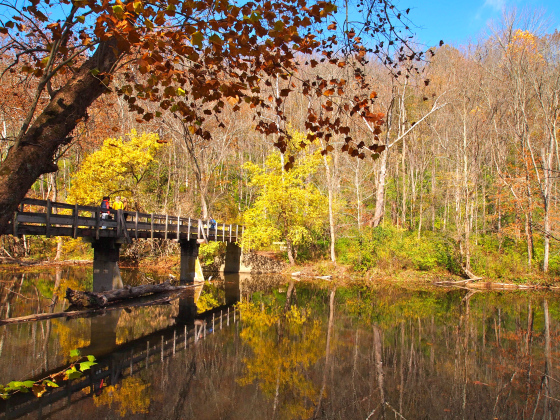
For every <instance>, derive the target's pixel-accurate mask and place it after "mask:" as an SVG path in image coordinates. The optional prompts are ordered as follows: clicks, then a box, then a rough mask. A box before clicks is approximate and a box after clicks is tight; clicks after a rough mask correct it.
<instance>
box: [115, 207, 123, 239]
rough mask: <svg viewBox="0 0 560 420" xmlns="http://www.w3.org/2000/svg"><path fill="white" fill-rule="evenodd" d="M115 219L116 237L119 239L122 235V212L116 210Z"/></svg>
mask: <svg viewBox="0 0 560 420" xmlns="http://www.w3.org/2000/svg"><path fill="white" fill-rule="evenodd" d="M115 219H117V237H120V236H121V235H122V223H121V219H122V210H121V209H119V210H117V213H116V214H115Z"/></svg>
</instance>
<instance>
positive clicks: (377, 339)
mask: <svg viewBox="0 0 560 420" xmlns="http://www.w3.org/2000/svg"><path fill="white" fill-rule="evenodd" d="M373 353H374V357H375V368H376V371H377V386H378V387H379V399H380V401H381V418H382V419H385V374H384V373H383V357H382V355H383V352H382V344H381V330H380V329H379V327H378V326H376V325H374V327H373Z"/></svg>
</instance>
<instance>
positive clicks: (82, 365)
mask: <svg viewBox="0 0 560 420" xmlns="http://www.w3.org/2000/svg"><path fill="white" fill-rule="evenodd" d="M96 364H97V363H95V362H82V363H80V370H81V371H82V372H84V371H86V370H88V369H89V368H91V367H92V366H93V365H96Z"/></svg>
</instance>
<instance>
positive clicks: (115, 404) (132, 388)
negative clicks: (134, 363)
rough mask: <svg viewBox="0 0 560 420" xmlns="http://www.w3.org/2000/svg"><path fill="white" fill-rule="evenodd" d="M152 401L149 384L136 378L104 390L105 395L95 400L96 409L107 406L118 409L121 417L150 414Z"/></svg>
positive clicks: (130, 377)
mask: <svg viewBox="0 0 560 420" xmlns="http://www.w3.org/2000/svg"><path fill="white" fill-rule="evenodd" d="M150 400H151V392H150V386H149V384H147V383H145V382H144V381H143V380H142V379H140V378H138V377H134V376H129V377H128V378H125V379H123V380H122V381H121V382H120V383H118V384H116V385H110V386H108V387H105V388H103V393H102V394H101V395H100V396H98V397H97V396H95V397H94V398H93V402H94V403H95V406H96V407H100V406H102V405H105V406H108V407H110V408H111V409H112V410H117V409H118V410H119V414H120V416H121V417H125V416H127V415H129V414H139V413H144V414H145V413H148V412H149V408H150Z"/></svg>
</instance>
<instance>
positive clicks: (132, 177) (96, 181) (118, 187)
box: [67, 130, 163, 205]
mask: <svg viewBox="0 0 560 420" xmlns="http://www.w3.org/2000/svg"><path fill="white" fill-rule="evenodd" d="M158 140H159V136H158V135H157V134H155V133H143V134H141V135H138V133H137V132H136V130H132V131H131V132H130V134H128V140H124V139H123V138H122V137H120V138H118V139H116V138H109V139H106V140H105V141H104V142H103V146H102V147H101V149H99V150H98V151H96V152H94V153H92V154H91V155H89V156H88V157H87V158H86V159H85V160H84V161H83V162H82V165H81V166H80V169H79V170H78V172H77V173H76V174H75V175H74V177H73V178H72V181H71V187H70V189H69V192H68V198H67V201H68V203H71V204H82V205H98V204H99V203H100V202H101V199H102V198H103V196H104V195H111V194H114V193H117V192H118V193H119V194H120V195H122V196H124V197H127V198H133V197H135V196H136V194H137V191H138V184H139V183H140V182H141V181H142V179H143V177H144V175H145V173H146V171H147V170H148V169H149V166H150V164H151V163H152V162H153V161H154V159H155V156H156V153H157V151H158V150H159V149H161V147H162V146H163V144H162V143H159V142H158Z"/></svg>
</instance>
